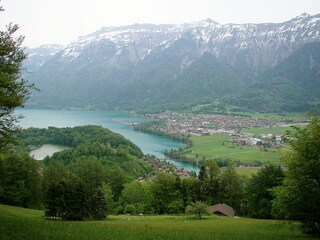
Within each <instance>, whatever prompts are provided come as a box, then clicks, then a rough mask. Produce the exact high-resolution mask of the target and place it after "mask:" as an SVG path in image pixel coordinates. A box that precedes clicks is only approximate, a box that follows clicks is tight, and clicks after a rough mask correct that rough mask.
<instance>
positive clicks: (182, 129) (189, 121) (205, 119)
mask: <svg viewBox="0 0 320 240" xmlns="http://www.w3.org/2000/svg"><path fill="white" fill-rule="evenodd" d="M146 117H148V118H151V119H155V120H159V121H161V123H164V124H159V125H157V126H156V127H157V128H158V130H160V131H162V132H166V133H168V134H176V133H189V134H192V135H199V136H201V135H209V134H227V135H232V134H239V133H240V132H241V131H243V130H245V129H248V128H272V127H277V126H279V125H280V124H281V123H282V122H281V121H278V120H266V119H259V118H251V117H242V116H225V115H216V114H215V115H194V114H184V113H176V112H165V113H161V114H147V115H146Z"/></svg>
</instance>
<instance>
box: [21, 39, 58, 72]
mask: <svg viewBox="0 0 320 240" xmlns="http://www.w3.org/2000/svg"><path fill="white" fill-rule="evenodd" d="M62 49H63V46H61V45H58V44H50V45H42V46H40V47H37V48H26V49H25V52H26V53H27V54H28V58H27V60H26V61H25V62H24V63H23V65H24V66H23V67H24V68H26V69H28V71H31V72H34V71H36V70H38V68H40V67H41V66H42V65H43V64H44V63H45V62H46V61H48V60H49V59H50V57H52V56H53V55H55V54H56V53H57V52H59V51H61V50H62Z"/></svg>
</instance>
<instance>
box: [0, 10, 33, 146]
mask: <svg viewBox="0 0 320 240" xmlns="http://www.w3.org/2000/svg"><path fill="white" fill-rule="evenodd" d="M0 11H3V8H2V7H0ZM17 30H18V25H16V24H9V25H8V26H7V29H6V30H5V31H0V151H3V150H4V149H6V148H7V147H8V146H10V144H12V143H14V142H15V141H14V137H13V135H12V132H13V130H14V129H15V128H16V125H15V123H16V122H17V120H18V119H19V116H15V115H14V114H13V111H14V109H15V108H17V107H22V106H23V105H24V103H25V101H26V100H27V98H28V97H29V94H30V90H31V88H32V87H33V86H32V85H29V84H28V83H27V81H25V80H23V79H22V78H21V70H22V66H21V65H22V61H23V60H24V59H26V57H27V55H26V54H25V53H24V51H23V49H22V47H21V44H22V42H23V39H24V38H23V37H22V36H19V37H14V36H13V35H14V34H15V33H16V31H17Z"/></svg>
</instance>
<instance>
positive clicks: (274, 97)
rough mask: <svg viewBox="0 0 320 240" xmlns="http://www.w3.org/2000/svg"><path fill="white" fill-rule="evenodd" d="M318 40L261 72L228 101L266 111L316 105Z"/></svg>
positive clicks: (319, 68)
mask: <svg viewBox="0 0 320 240" xmlns="http://www.w3.org/2000/svg"><path fill="white" fill-rule="evenodd" d="M319 100H320V42H316V43H309V44H306V45H305V46H303V47H302V48H301V49H299V50H298V51H296V52H295V53H293V54H292V55H291V56H289V57H288V58H287V59H285V60H284V61H283V62H281V63H280V64H278V65H277V66H275V67H274V68H272V69H271V70H269V71H267V72H266V73H265V74H263V75H261V76H260V77H259V79H258V81H257V82H256V83H254V84H252V85H251V86H250V87H248V88H247V89H245V90H244V91H243V93H242V94H241V95H240V97H237V98H236V99H234V100H233V101H232V103H233V104H235V105H244V106H248V107H249V108H255V109H260V110H266V111H308V110H310V109H313V108H319V106H320V104H319Z"/></svg>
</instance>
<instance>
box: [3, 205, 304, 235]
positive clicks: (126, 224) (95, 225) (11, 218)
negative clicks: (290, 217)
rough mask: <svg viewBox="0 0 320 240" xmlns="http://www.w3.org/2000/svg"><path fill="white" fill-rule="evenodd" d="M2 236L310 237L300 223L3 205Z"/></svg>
mask: <svg viewBox="0 0 320 240" xmlns="http://www.w3.org/2000/svg"><path fill="white" fill-rule="evenodd" d="M0 239H1V240H7V239H26V240H28V239H75V240H77V239H108V240H112V239H126V240H130V239H132V240H136V239H172V240H177V239H190V240H191V239H192V240H193V239H205V240H208V239H228V240H229V239H231V240H232V239H237V240H239V239H245V240H250V239H259V240H262V239H299V240H301V239H308V238H306V237H305V236H304V235H302V234H301V233H300V232H299V231H298V228H297V225H289V224H281V223H280V222H277V221H274V220H257V219H249V218H224V217H217V216H208V217H205V218H204V219H202V220H199V219H196V218H194V217H187V216H184V215H183V216H166V215H163V216H145V217H140V216H110V217H109V218H108V219H107V220H104V221H88V222H70V221H50V220H44V219H43V212H42V211H37V210H28V209H22V208H16V207H11V206H5V205H0Z"/></svg>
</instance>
